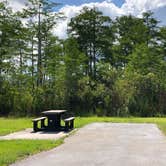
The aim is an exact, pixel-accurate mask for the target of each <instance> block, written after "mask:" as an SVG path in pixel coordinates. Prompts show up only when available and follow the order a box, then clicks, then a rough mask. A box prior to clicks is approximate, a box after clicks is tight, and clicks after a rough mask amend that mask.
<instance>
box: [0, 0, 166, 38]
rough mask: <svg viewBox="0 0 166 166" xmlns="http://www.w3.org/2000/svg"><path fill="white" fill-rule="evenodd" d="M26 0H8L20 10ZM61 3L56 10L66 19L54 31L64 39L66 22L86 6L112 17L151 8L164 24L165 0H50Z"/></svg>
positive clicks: (165, 13)
mask: <svg viewBox="0 0 166 166" xmlns="http://www.w3.org/2000/svg"><path fill="white" fill-rule="evenodd" d="M0 1H2V0H0ZM26 1H27V0H9V2H10V5H11V6H12V7H13V9H14V10H20V9H21V8H23V7H24V4H25V2H26ZM51 1H53V2H58V3H61V5H60V6H59V7H57V9H56V10H57V11H60V12H63V13H64V15H65V16H66V18H67V19H66V20H65V21H63V22H60V23H58V25H57V27H56V28H55V29H54V33H55V34H56V35H57V36H58V37H60V38H62V39H64V38H66V37H67V35H66V30H67V24H68V22H69V21H70V19H71V17H74V16H76V15H77V14H79V11H80V10H81V9H82V8H83V7H85V6H87V7H90V8H92V7H94V6H95V7H97V8H98V9H99V10H100V11H102V12H103V14H104V15H106V16H110V17H111V18H112V19H114V18H115V17H117V16H122V15H128V14H132V15H134V16H136V17H141V13H142V12H145V11H148V10H151V11H153V12H154V17H155V18H157V19H158V20H160V21H161V23H160V25H161V26H162V25H166V0H51Z"/></svg>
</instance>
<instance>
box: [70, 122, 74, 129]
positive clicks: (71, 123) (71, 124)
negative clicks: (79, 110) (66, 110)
mask: <svg viewBox="0 0 166 166" xmlns="http://www.w3.org/2000/svg"><path fill="white" fill-rule="evenodd" d="M73 128H74V120H71V122H70V129H73Z"/></svg>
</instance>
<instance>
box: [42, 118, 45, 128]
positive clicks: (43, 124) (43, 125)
mask: <svg viewBox="0 0 166 166" xmlns="http://www.w3.org/2000/svg"><path fill="white" fill-rule="evenodd" d="M44 122H45V119H42V120H41V128H45V123H44Z"/></svg>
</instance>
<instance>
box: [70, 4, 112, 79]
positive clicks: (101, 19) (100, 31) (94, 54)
mask: <svg viewBox="0 0 166 166" xmlns="http://www.w3.org/2000/svg"><path fill="white" fill-rule="evenodd" d="M110 26H111V19H110V18H109V17H107V16H103V14H102V12H100V11H98V9H97V8H92V9H91V8H87V7H85V8H83V10H82V11H81V13H80V14H79V15H78V16H76V17H74V18H72V19H71V22H70V23H69V29H68V33H69V35H71V36H73V37H74V38H75V39H76V40H77V42H78V44H79V46H80V50H81V51H82V52H84V53H85V54H86V55H87V57H88V61H87V71H86V73H87V75H89V76H90V77H92V78H95V77H96V63H97V61H98V60H99V59H101V58H102V57H103V56H104V55H103V54H104V50H105V49H106V46H109V45H111V44H112V38H113V37H112V35H110ZM108 34H109V35H108Z"/></svg>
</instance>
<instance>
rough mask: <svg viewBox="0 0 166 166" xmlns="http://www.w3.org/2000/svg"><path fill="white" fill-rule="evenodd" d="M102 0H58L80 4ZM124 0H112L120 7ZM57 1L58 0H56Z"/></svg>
mask: <svg viewBox="0 0 166 166" xmlns="http://www.w3.org/2000/svg"><path fill="white" fill-rule="evenodd" d="M103 1H104V0H60V1H59V2H60V3H62V4H63V5H76V6H79V5H82V4H84V3H91V2H103ZM124 1H125V0H112V1H111V2H113V3H114V4H115V5H117V6H119V7H121V6H122V4H123V3H124ZM56 2H58V1H56Z"/></svg>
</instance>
